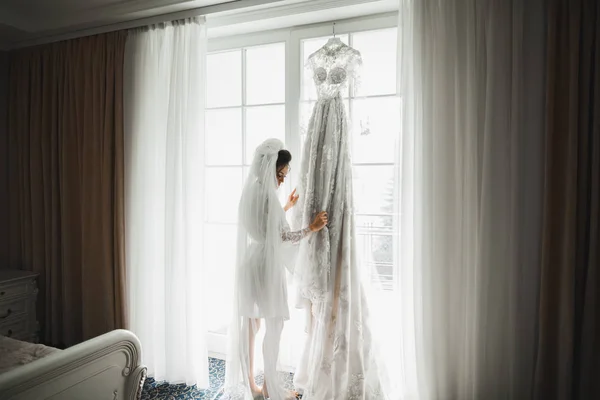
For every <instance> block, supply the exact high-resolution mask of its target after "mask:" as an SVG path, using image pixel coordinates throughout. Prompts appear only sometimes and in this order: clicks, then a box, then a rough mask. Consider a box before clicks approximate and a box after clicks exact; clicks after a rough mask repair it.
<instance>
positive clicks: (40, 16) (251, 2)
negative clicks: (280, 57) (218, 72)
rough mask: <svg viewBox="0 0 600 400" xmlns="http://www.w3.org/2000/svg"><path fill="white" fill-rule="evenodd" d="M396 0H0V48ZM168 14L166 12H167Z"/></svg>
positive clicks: (290, 22) (370, 8) (290, 20)
mask: <svg viewBox="0 0 600 400" xmlns="http://www.w3.org/2000/svg"><path fill="white" fill-rule="evenodd" d="M397 7H398V0H220V1H219V0H1V1H0V50H7V49H11V48H18V47H25V46H30V45H36V44H41V43H47V42H52V41H56V40H65V39H70V38H73V37H77V36H85V35H91V34H96V33H101V32H106V31H110V30H117V29H127V28H132V27H135V26H141V25H148V24H152V23H157V22H160V21H163V20H173V19H179V18H184V17H189V16H190V14H193V15H207V17H210V18H209V19H208V20H207V23H208V28H209V36H210V37H219V36H230V35H236V34H237V35H239V34H245V33H250V32H254V31H259V30H269V29H278V28H282V27H290V26H298V25H304V24H311V23H318V22H324V21H331V20H341V19H344V18H354V17H358V16H364V15H372V14H378V13H385V12H389V11H393V10H397ZM167 14H168V15H167Z"/></svg>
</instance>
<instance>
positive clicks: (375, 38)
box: [352, 29, 397, 96]
mask: <svg viewBox="0 0 600 400" xmlns="http://www.w3.org/2000/svg"><path fill="white" fill-rule="evenodd" d="M396 35H397V30H396V29H386V30H379V31H370V32H360V33H355V34H353V35H352V46H353V47H354V48H355V49H357V50H358V51H360V52H361V54H362V58H363V68H362V72H361V82H360V86H359V94H360V95H363V96H369V95H376V94H394V93H396V42H397V36H396Z"/></svg>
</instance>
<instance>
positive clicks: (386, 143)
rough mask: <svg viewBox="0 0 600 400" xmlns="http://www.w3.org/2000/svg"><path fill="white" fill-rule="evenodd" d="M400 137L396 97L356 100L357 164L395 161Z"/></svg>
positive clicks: (353, 137)
mask: <svg viewBox="0 0 600 400" xmlns="http://www.w3.org/2000/svg"><path fill="white" fill-rule="evenodd" d="M399 137H400V104H399V101H398V98H397V97H396V96H393V97H381V98H370V99H369V98H367V99H358V100H353V101H352V144H353V149H352V159H353V161H354V162H355V163H393V162H394V158H395V149H396V144H397V143H396V142H397V140H398V139H399Z"/></svg>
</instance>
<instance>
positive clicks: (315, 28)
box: [208, 13, 398, 358]
mask: <svg viewBox="0 0 600 400" xmlns="http://www.w3.org/2000/svg"><path fill="white" fill-rule="evenodd" d="M397 26H398V14H397V13H386V14H381V15H374V16H367V17H361V18H353V19H348V20H343V21H336V24H335V33H336V35H345V34H353V33H358V32H364V31H371V30H381V29H389V28H396V27H397ZM332 28H333V22H328V23H319V24H314V25H307V26H301V27H295V28H287V29H279V30H274V31H265V32H258V33H251V34H246V35H237V36H230V37H220V38H214V39H209V42H208V52H209V53H215V52H225V51H230V50H238V49H241V48H247V47H252V46H262V45H268V44H274V43H282V42H284V43H285V142H286V147H287V148H288V149H289V150H290V152H291V153H292V154H293V155H295V157H296V160H297V161H298V159H299V157H300V148H301V143H300V102H301V98H300V96H301V85H302V74H303V71H302V68H301V66H302V64H303V63H302V61H301V56H302V52H301V43H302V41H303V40H306V39H312V38H318V37H323V36H329V35H332V33H333V29H332ZM242 69H243V68H242ZM242 73H244V71H242ZM397 78H398V77H397ZM244 79H245V78H244ZM242 82H244V81H242ZM242 85H244V83H242ZM372 97H377V96H372ZM241 107H242V109H243V107H244V106H243V101H242V106H241ZM242 129H245V128H244V127H243V128H242ZM243 151H245V149H243ZM370 165H371V164H370ZM297 173H298V168H295V169H292V173H291V174H290V177H289V178H288V179H287V180H286V183H285V188H284V190H286V191H288V192H289V191H291V190H292V188H294V187H296V184H297V182H298V177H297ZM395 268H397V266H396V267H395ZM394 272H395V273H396V274H397V271H394ZM396 276H397V275H396ZM208 349H209V355H210V356H211V357H216V358H225V355H226V349H227V338H226V335H223V334H219V333H214V332H209V333H208Z"/></svg>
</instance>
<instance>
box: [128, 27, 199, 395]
mask: <svg viewBox="0 0 600 400" xmlns="http://www.w3.org/2000/svg"><path fill="white" fill-rule="evenodd" d="M206 44H207V39H206V28H205V23H204V19H197V18H195V19H190V20H185V21H176V22H172V23H171V22H169V23H164V24H159V25H156V26H150V27H147V28H144V29H140V30H136V31H133V32H131V33H130V34H129V37H128V39H127V44H126V49H125V77H124V79H125V82H124V84H125V85H124V86H125V89H124V96H125V98H124V101H125V110H124V112H125V114H124V116H125V135H126V142H125V149H126V163H125V169H126V172H125V179H126V182H125V185H126V200H125V201H126V226H125V229H126V253H127V255H126V257H127V289H128V300H129V326H130V328H131V330H132V331H134V332H135V333H136V334H137V335H138V336H139V338H140V340H141V342H142V346H143V362H144V363H145V364H146V365H147V366H148V368H149V374H150V375H151V376H153V377H155V378H156V379H157V380H160V381H162V380H166V381H168V382H171V383H186V384H198V385H199V386H200V387H206V386H208V356H207V350H206V328H205V317H206V316H205V313H204V310H203V305H204V301H203V299H202V293H204V290H203V287H202V285H203V284H204V280H203V279H202V277H203V272H202V254H203V249H202V243H203V237H202V235H203V232H202V217H203V211H204V202H203V198H204V197H203V186H204V183H203V180H204V178H203V177H204V173H203V166H204V97H205V87H204V86H205V65H206Z"/></svg>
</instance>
